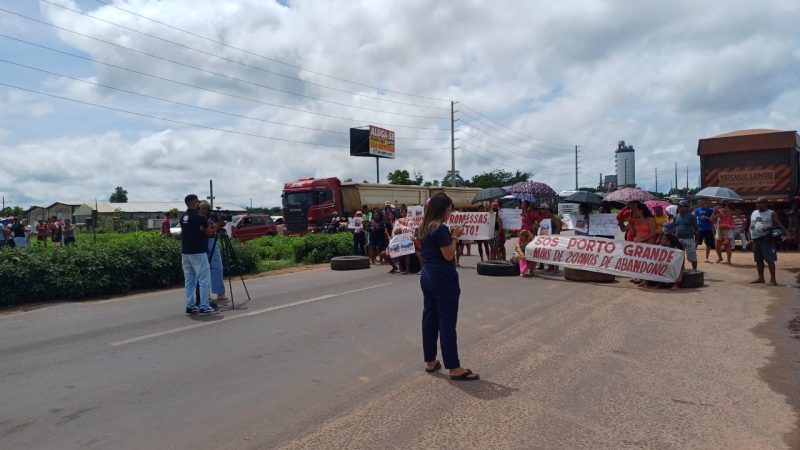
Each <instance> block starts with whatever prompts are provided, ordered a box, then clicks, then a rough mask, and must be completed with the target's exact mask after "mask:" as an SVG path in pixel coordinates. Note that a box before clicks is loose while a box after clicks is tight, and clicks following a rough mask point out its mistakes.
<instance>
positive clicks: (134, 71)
mask: <svg viewBox="0 0 800 450" xmlns="http://www.w3.org/2000/svg"><path fill="white" fill-rule="evenodd" d="M0 37H3V38H6V39H10V40H13V41H17V42H20V43H23V44H26V45H30V46H33V47H38V48H42V49H45V50H48V51H51V52H54V53H60V54H62V55H66V56H69V57H72V58H76V59H82V60H84V61H89V62H92V63H95V64H101V65H104V66H108V67H113V68H115V69H120V70H124V71H127V72H131V73H135V74H138V75H142V76H146V77H150V78H155V79H158V80H162V81H168V82H170V83H175V84H178V85H181V86H185V87H190V88H193V89H199V90H202V91H206V92H212V93H215V94H220V95H225V96H228V97H231V98H236V99H239V100H246V101H249V102H253V103H259V104H262V105H267V106H272V107H275V108H281V109H288V110H291V111H297V112H301V113H306V114H313V115H315V116H322V117H329V118H332V119H339V120H344V121H347V122H358V123H372V124H374V125H386V126H391V127H396V128H410V129H417V130H433V131H441V129H439V128H435V127H417V126H412V125H398V124H393V123H386V122H374V121H371V120H365V119H354V118H352V117H342V116H336V115H333V114H325V113H320V112H313V111H307V110H304V109H299V108H293V107H290V106H283V105H278V104H275V103H270V102H265V101H263V100H256V99H254V98H250V97H243V96H241V95H237V94H232V93H230V92H225V91H220V90H217V89H209V88H204V87H202V86H197V85H194V84H191V83H185V82H183V81H178V80H173V79H171V78H166V77H162V76H159V75H153V74H150V73H146V72H142V71H139V70H136V69H131V68H128V67H124V66H119V65H116V64H112V63H108V62H104V61H100V60H96V59H93V58H89V57H86V56H81V55H77V54H74V53H69V52H66V51H63V50H58V49H55V48H52V47H48V46H46V45H41V44H36V43H34V42H30V41H26V40H24V39H19V38H16V37H13V36H9V35H6V34H3V33H0Z"/></svg>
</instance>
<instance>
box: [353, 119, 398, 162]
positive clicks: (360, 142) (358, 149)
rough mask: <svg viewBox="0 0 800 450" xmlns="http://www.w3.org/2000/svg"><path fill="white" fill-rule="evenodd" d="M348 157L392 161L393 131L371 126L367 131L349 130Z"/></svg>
mask: <svg viewBox="0 0 800 450" xmlns="http://www.w3.org/2000/svg"><path fill="white" fill-rule="evenodd" d="M350 156H371V157H375V158H391V159H394V131H391V130H387V129H384V128H380V127H376V126H373V125H370V126H369V129H368V130H362V129H360V128H350Z"/></svg>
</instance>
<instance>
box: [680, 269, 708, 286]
mask: <svg viewBox="0 0 800 450" xmlns="http://www.w3.org/2000/svg"><path fill="white" fill-rule="evenodd" d="M705 282H706V278H705V273H704V272H702V271H699V270H694V269H690V270H684V271H683V278H682V279H681V283H680V285H679V286H680V287H682V288H696V287H701V286H703V285H704V284H705Z"/></svg>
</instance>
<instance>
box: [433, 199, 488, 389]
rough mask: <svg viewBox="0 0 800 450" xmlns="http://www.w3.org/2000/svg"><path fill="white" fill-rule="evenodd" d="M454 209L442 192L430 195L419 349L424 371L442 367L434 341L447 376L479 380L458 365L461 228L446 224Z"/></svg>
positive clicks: (476, 375) (459, 363) (475, 374)
mask: <svg viewBox="0 0 800 450" xmlns="http://www.w3.org/2000/svg"><path fill="white" fill-rule="evenodd" d="M452 211H453V201H452V200H450V197H448V196H447V195H445V194H444V193H438V194H436V195H434V196H433V197H431V199H430V203H429V204H428V208H427V210H426V211H425V216H424V218H423V219H422V225H420V227H419V231H420V233H419V234H420V236H421V237H422V257H423V258H424V261H425V262H424V264H423V265H422V276H421V277H420V286H421V287H422V296H423V299H424V307H423V310H422V350H423V352H424V355H425V371H426V372H436V371H437V370H440V369H441V368H442V365H441V363H439V361H437V360H436V341H437V338H438V340H439V341H440V344H441V347H442V359H443V360H444V366H445V368H447V369H449V371H450V379H452V380H460V381H473V380H478V379H480V377H479V376H478V374H477V373H474V372H472V371H471V370H469V369H465V368H462V367H461V362H460V361H459V360H458V340H457V336H456V321H457V319H458V299H459V296H460V295H461V287H460V286H459V283H458V272H456V266H455V256H456V248H457V245H458V244H457V243H458V238H460V237H461V235H462V234H463V230H462V229H461V228H453V231H452V233H451V232H450V230H449V229H448V228H447V225H445V224H446V223H447V219H448V218H449V217H450V214H451V213H452Z"/></svg>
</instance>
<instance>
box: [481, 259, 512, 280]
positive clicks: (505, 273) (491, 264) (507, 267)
mask: <svg viewBox="0 0 800 450" xmlns="http://www.w3.org/2000/svg"><path fill="white" fill-rule="evenodd" d="M478 275H488V276H490V277H513V276H515V275H519V266H518V265H516V264H514V263H512V262H511V261H503V260H497V261H481V262H479V263H478Z"/></svg>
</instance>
